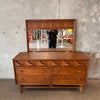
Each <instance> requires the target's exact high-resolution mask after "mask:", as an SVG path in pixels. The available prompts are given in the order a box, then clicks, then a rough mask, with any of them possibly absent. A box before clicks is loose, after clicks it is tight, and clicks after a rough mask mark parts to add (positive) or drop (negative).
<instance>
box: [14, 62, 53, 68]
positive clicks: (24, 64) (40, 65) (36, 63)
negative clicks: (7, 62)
mask: <svg viewBox="0 0 100 100" xmlns="http://www.w3.org/2000/svg"><path fill="white" fill-rule="evenodd" d="M15 66H16V67H17V66H24V67H26V66H32V67H50V66H51V61H50V60H16V61H15Z"/></svg>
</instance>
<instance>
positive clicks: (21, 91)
mask: <svg viewBox="0 0 100 100" xmlns="http://www.w3.org/2000/svg"><path fill="white" fill-rule="evenodd" d="M20 93H23V85H20Z"/></svg>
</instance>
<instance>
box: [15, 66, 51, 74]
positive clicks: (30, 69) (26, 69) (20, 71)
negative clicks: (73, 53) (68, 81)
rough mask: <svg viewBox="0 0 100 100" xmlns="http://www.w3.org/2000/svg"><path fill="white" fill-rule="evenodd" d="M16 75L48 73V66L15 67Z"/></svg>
mask: <svg viewBox="0 0 100 100" xmlns="http://www.w3.org/2000/svg"><path fill="white" fill-rule="evenodd" d="M16 74H17V75H50V69H49V68H40V67H35V68H34V67H16Z"/></svg>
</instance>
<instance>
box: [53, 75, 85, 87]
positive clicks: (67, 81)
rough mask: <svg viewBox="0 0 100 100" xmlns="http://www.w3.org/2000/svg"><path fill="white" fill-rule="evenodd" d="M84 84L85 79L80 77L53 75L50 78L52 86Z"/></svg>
mask: <svg viewBox="0 0 100 100" xmlns="http://www.w3.org/2000/svg"><path fill="white" fill-rule="evenodd" d="M85 83H86V80H85V78H84V77H80V76H64V75H54V76H53V77H52V84H53V85H84V84H85Z"/></svg>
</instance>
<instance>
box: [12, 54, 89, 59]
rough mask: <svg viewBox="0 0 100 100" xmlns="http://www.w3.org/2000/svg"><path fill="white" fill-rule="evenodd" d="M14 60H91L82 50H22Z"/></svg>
mask: <svg viewBox="0 0 100 100" xmlns="http://www.w3.org/2000/svg"><path fill="white" fill-rule="evenodd" d="M13 60H89V58H88V57H87V56H86V55H85V54H84V53H82V52H20V53H19V54H18V55H17V56H16V57H14V59H13Z"/></svg>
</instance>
